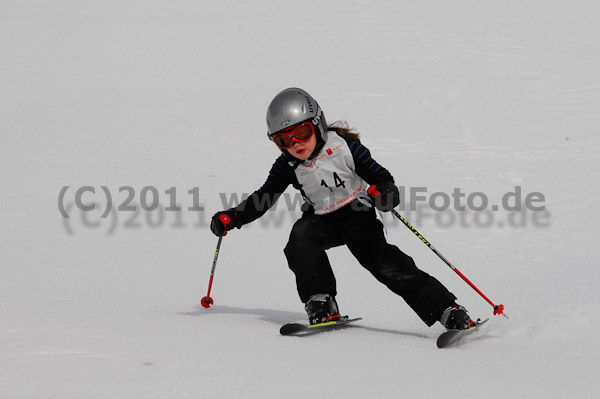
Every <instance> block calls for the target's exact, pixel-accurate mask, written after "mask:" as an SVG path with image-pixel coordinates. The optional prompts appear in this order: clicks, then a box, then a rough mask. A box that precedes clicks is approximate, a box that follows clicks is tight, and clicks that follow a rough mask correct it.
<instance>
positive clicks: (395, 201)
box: [374, 181, 400, 212]
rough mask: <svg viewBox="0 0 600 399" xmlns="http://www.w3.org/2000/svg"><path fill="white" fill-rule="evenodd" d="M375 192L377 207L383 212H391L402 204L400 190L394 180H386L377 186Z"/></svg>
mask: <svg viewBox="0 0 600 399" xmlns="http://www.w3.org/2000/svg"><path fill="white" fill-rule="evenodd" d="M376 189H377V191H378V192H376V193H375V194H374V197H375V207H376V208H377V209H379V210H380V211H382V212H389V211H391V210H392V209H394V208H395V207H397V206H398V205H400V192H399V191H398V187H396V185H395V184H394V182H392V181H386V182H383V183H381V184H379V185H377V186H376Z"/></svg>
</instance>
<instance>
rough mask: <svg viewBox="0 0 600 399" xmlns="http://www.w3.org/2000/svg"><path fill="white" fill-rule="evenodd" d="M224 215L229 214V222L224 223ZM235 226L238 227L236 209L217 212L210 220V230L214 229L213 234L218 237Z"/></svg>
mask: <svg viewBox="0 0 600 399" xmlns="http://www.w3.org/2000/svg"><path fill="white" fill-rule="evenodd" d="M222 216H227V217H228V218H229V223H227V224H226V225H225V224H223V220H222ZM234 227H238V223H237V220H236V217H235V212H234V211H221V212H217V213H215V214H214V215H213V217H212V220H211V222H210V231H212V232H213V234H214V235H216V236H217V237H221V236H224V235H225V234H227V232H228V231H229V230H231V229H233V228H234Z"/></svg>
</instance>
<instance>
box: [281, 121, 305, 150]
mask: <svg viewBox="0 0 600 399" xmlns="http://www.w3.org/2000/svg"><path fill="white" fill-rule="evenodd" d="M314 133H315V127H314V126H313V124H312V123H311V122H304V123H302V124H300V125H298V126H293V127H291V128H289V129H286V130H284V131H282V132H279V133H276V134H274V135H273V136H271V139H272V140H273V141H274V142H275V145H277V147H279V148H281V149H282V150H287V149H289V148H291V147H292V145H293V144H294V143H295V142H296V141H298V142H300V143H304V142H307V141H308V140H309V139H310V138H311V137H312V135H313V134H314Z"/></svg>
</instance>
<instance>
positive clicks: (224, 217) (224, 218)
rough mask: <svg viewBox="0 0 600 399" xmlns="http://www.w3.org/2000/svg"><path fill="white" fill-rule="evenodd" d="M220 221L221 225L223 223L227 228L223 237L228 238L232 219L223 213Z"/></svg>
mask: <svg viewBox="0 0 600 399" xmlns="http://www.w3.org/2000/svg"><path fill="white" fill-rule="evenodd" d="M219 220H220V221H221V223H223V226H225V233H223V236H226V235H227V225H228V224H229V223H231V218H230V217H229V216H227V215H225V214H224V213H223V214H221V216H219Z"/></svg>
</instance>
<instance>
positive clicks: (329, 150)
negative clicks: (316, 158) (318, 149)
mask: <svg viewBox="0 0 600 399" xmlns="http://www.w3.org/2000/svg"><path fill="white" fill-rule="evenodd" d="M325 152H326V153H327V155H331V154H333V151H331V148H328V149H326V150H325Z"/></svg>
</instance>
